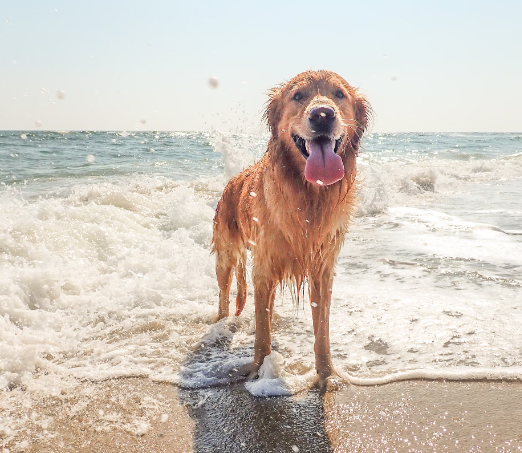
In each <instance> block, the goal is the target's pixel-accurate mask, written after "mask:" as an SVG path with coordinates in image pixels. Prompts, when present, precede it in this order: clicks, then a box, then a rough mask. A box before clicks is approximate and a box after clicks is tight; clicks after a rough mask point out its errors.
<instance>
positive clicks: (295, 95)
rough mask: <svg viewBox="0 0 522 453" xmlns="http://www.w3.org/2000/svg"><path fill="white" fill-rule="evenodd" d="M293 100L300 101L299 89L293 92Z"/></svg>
mask: <svg viewBox="0 0 522 453" xmlns="http://www.w3.org/2000/svg"><path fill="white" fill-rule="evenodd" d="M293 99H294V101H300V100H301V99H303V93H301V92H300V91H298V92H297V93H295V94H294V98H293Z"/></svg>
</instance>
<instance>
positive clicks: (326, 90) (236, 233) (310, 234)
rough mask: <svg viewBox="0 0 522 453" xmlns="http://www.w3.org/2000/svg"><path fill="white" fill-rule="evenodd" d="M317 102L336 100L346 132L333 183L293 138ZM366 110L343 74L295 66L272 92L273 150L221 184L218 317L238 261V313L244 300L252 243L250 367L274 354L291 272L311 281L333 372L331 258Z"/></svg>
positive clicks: (318, 349) (326, 370)
mask: <svg viewBox="0 0 522 453" xmlns="http://www.w3.org/2000/svg"><path fill="white" fill-rule="evenodd" d="M297 92H299V94H298V95H297V96H296V93H297ZM339 92H341V93H342V96H343V97H342V98H341V97H340V96H341V95H340V94H339ZM299 96H300V98H299ZM317 105H326V106H328V107H329V108H331V109H334V111H335V113H336V119H335V124H334V125H333V129H334V130H333V132H332V134H333V135H336V137H337V136H340V137H342V142H341V145H340V147H339V150H338V152H337V154H338V155H340V156H341V159H342V162H343V164H344V177H343V178H342V179H341V180H340V181H338V182H336V183H333V184H331V185H329V186H325V185H318V184H313V183H310V182H308V181H307V180H306V179H305V177H304V168H305V164H306V159H305V158H304V157H303V155H302V154H301V152H300V151H299V149H298V148H297V147H296V144H295V143H294V140H293V138H292V137H293V136H294V135H296V134H297V135H299V136H301V137H304V138H308V137H311V136H313V134H314V131H313V130H312V129H311V127H310V124H309V123H310V121H309V120H308V116H309V112H310V110H311V109H312V108H313V107H314V106H317ZM369 115H370V108H369V106H368V104H367V102H366V100H365V98H364V97H363V96H362V95H361V94H360V93H359V92H358V91H357V90H355V89H354V88H353V87H351V86H350V85H349V84H348V83H347V82H346V81H345V80H344V79H342V78H341V77H340V76H338V75H337V74H335V73H332V72H329V71H307V72H304V73H301V74H299V75H297V76H296V77H294V78H293V79H292V80H290V81H289V82H287V83H285V84H283V85H281V86H278V87H276V88H274V89H273V90H271V92H270V99H269V102H268V104H267V109H266V114H265V118H266V120H267V123H268V126H269V128H270V132H271V138H270V141H269V143H268V149H267V152H266V154H265V155H264V156H263V158H262V159H261V160H260V161H259V162H257V163H256V164H254V165H252V166H251V167H249V168H247V169H246V170H244V171H243V172H242V173H241V174H239V175H237V176H235V177H233V178H232V179H231V180H230V181H229V183H228V185H227V186H226V188H225V190H224V191H223V195H222V197H221V200H220V201H219V204H218V206H217V208H216V215H215V218H214V237H213V251H214V252H215V253H216V273H217V278H218V285H219V288H220V294H219V313H218V319H221V318H223V317H226V316H228V315H229V308H228V306H229V290H230V285H231V281H232V274H233V272H234V271H235V273H236V278H237V283H238V291H237V298H236V315H239V314H240V313H241V310H242V309H243V307H244V304H245V300H246V281H245V261H246V250H247V249H250V250H251V251H252V256H253V274H252V277H253V283H254V301H255V316H256V336H255V346H254V349H255V354H254V362H253V363H252V365H251V366H250V367H248V369H246V370H243V371H244V372H247V373H248V374H249V375H250V377H254V376H255V375H256V374H257V370H258V368H259V366H260V365H261V364H262V363H263V359H264V358H265V357H266V356H267V355H268V354H270V351H271V349H270V343H271V334H270V328H271V320H272V312H273V306H274V295H275V290H276V287H277V286H278V284H281V283H284V282H288V281H292V282H295V284H296V286H297V288H298V290H299V288H301V287H302V285H303V284H304V282H307V284H308V289H309V296H310V303H311V306H312V317H313V323H314V334H315V356H316V369H317V372H318V375H319V383H320V384H321V385H324V383H325V381H326V379H327V378H328V377H329V376H330V375H332V374H333V373H334V369H333V366H332V362H331V358H330V341H329V312H330V299H331V289H332V282H333V277H334V265H335V261H336V258H337V255H338V253H339V250H340V248H341V246H342V243H343V240H344V236H345V233H346V229H347V224H348V220H349V218H350V215H351V213H352V209H353V206H354V180H355V174H356V163H355V159H356V155H357V150H358V148H359V141H360V139H361V137H362V134H363V132H364V131H365V129H366V125H367V121H368V118H369Z"/></svg>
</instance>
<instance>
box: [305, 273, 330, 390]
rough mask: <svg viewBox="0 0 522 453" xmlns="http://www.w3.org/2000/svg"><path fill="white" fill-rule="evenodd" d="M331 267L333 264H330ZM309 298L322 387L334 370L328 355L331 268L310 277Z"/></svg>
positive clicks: (317, 365)
mask: <svg viewBox="0 0 522 453" xmlns="http://www.w3.org/2000/svg"><path fill="white" fill-rule="evenodd" d="M332 267H333V266H332ZM311 283H312V288H311V294H310V295H311V299H310V304H311V305H312V318H313V322H314V335H315V345H314V351H315V369H316V370H317V374H318V375H319V376H318V378H319V386H320V387H324V386H325V385H326V380H327V379H328V377H330V376H331V375H332V374H334V373H335V370H334V368H333V365H332V359H331V355H330V300H331V298H332V284H333V270H332V268H329V267H327V268H326V269H323V272H321V273H318V274H317V275H315V276H313V277H312V282H311Z"/></svg>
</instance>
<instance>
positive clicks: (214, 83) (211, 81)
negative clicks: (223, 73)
mask: <svg viewBox="0 0 522 453" xmlns="http://www.w3.org/2000/svg"><path fill="white" fill-rule="evenodd" d="M218 85H219V81H218V79H216V78H215V77H210V79H208V86H209V87H210V88H212V89H213V90H215V89H216V88H217V87H218Z"/></svg>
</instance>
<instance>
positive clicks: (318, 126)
mask: <svg viewBox="0 0 522 453" xmlns="http://www.w3.org/2000/svg"><path fill="white" fill-rule="evenodd" d="M308 120H309V121H310V125H311V126H312V129H313V130H314V132H330V130H331V128H332V124H333V122H334V120H335V110H334V109H333V108H332V107H329V106H327V105H321V106H318V107H314V108H313V109H312V110H310V113H309V114H308Z"/></svg>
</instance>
